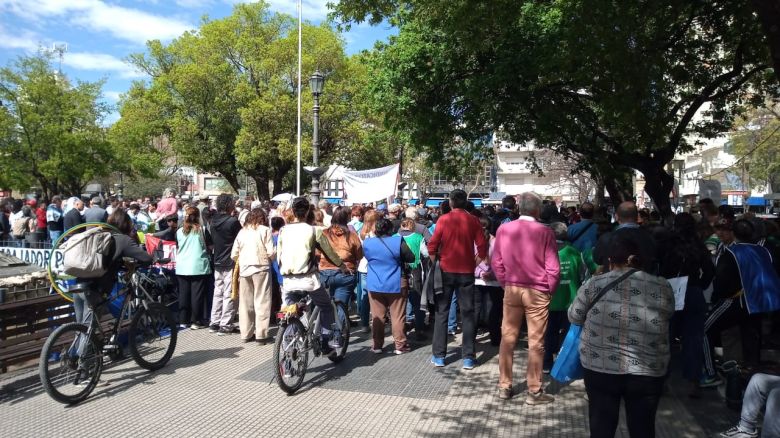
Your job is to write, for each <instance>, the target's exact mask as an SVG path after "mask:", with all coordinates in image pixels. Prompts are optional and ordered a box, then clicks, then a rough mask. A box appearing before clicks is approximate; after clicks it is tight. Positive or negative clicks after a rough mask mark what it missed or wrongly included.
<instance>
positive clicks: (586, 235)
mask: <svg viewBox="0 0 780 438" xmlns="http://www.w3.org/2000/svg"><path fill="white" fill-rule="evenodd" d="M585 227H589V228H588V229H587V230H585V231H584V232H583V231H582V230H583V229H584V228H585ZM598 228H599V227H598V225H596V224H595V223H593V221H592V220H590V219H583V220H582V221H580V222H577V223H576V224H574V225H572V226H570V227H569V231H568V235H569V243H571V245H572V246H573V247H575V248H577V249H578V250H579V251H580V252H584V251H586V250H590V249H593V247H594V246H596V232H597V231H598ZM578 235H579V237H578ZM574 237H577V240H572V239H573V238H574Z"/></svg>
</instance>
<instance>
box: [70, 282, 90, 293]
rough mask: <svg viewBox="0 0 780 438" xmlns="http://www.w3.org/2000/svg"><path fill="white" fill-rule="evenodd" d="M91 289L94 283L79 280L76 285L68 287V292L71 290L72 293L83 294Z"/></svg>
mask: <svg viewBox="0 0 780 438" xmlns="http://www.w3.org/2000/svg"><path fill="white" fill-rule="evenodd" d="M91 289H92V285H91V284H90V283H82V282H79V283H76V284H74V285H71V286H69V287H68V292H70V293H72V294H81V293H84V292H86V291H88V290H91Z"/></svg>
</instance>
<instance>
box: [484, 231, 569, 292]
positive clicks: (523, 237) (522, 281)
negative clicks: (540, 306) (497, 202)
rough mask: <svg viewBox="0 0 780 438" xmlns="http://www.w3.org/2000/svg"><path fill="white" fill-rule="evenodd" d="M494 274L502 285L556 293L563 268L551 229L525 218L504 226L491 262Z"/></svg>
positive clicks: (497, 237)
mask: <svg viewBox="0 0 780 438" xmlns="http://www.w3.org/2000/svg"><path fill="white" fill-rule="evenodd" d="M491 266H492V267H493V272H494V273H495V275H496V278H497V279H498V281H499V282H500V283H501V284H502V285H503V286H507V285H511V286H518V287H527V288H531V289H536V290H538V291H540V292H545V293H550V294H551V293H553V292H555V289H556V288H557V287H558V281H559V280H560V272H561V266H560V262H559V261H558V245H557V244H556V242H555V235H554V234H553V232H552V230H551V229H549V228H547V227H545V226H544V225H542V224H540V223H538V222H536V221H533V220H531V218H530V217H527V216H522V217H521V218H520V219H518V220H514V221H512V222H509V223H506V224H504V225H501V226H500V227H499V228H498V232H497V233H496V243H495V248H494V249H493V256H492V260H491Z"/></svg>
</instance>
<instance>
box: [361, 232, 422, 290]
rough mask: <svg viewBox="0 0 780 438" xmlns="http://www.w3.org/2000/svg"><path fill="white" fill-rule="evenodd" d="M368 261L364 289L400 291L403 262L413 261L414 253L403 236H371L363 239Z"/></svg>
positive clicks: (364, 251) (364, 252)
mask: <svg viewBox="0 0 780 438" xmlns="http://www.w3.org/2000/svg"><path fill="white" fill-rule="evenodd" d="M363 254H364V255H365V257H366V260H367V261H368V275H367V276H366V289H368V291H369V292H376V293H390V294H393V293H400V292H401V276H402V275H403V268H402V265H403V263H411V262H414V254H413V253H412V251H411V250H410V249H409V247H408V246H407V245H406V244H405V243H404V240H403V237H401V236H393V237H371V238H368V239H366V240H365V241H363Z"/></svg>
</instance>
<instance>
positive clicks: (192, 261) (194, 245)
mask: <svg viewBox="0 0 780 438" xmlns="http://www.w3.org/2000/svg"><path fill="white" fill-rule="evenodd" d="M176 242H177V250H176V274H177V275H206V274H211V264H210V263H209V255H208V250H207V247H206V240H205V237H204V235H203V234H202V233H200V232H197V231H195V230H193V231H191V232H190V233H189V234H186V235H185V234H184V229H183V228H179V229H178V230H177V231H176Z"/></svg>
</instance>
